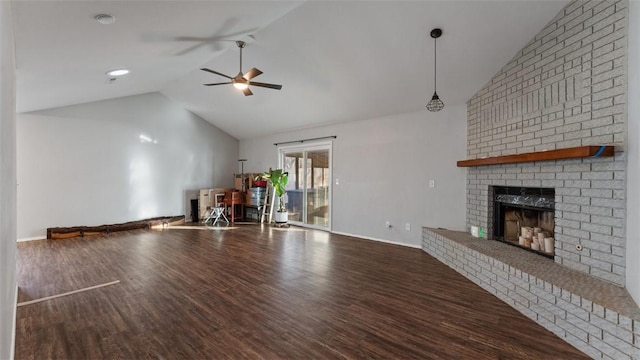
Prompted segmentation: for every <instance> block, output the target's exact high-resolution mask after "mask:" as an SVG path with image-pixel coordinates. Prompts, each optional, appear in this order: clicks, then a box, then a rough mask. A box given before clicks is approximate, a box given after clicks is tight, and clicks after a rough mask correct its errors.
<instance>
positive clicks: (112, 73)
mask: <svg viewBox="0 0 640 360" xmlns="http://www.w3.org/2000/svg"><path fill="white" fill-rule="evenodd" d="M129 72H130V71H129V69H115V70H109V71H107V75H109V76H123V75H127V74H128V73H129Z"/></svg>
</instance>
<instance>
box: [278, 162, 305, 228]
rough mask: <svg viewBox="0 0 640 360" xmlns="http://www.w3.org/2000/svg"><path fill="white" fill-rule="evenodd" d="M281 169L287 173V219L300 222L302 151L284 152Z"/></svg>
mask: <svg viewBox="0 0 640 360" xmlns="http://www.w3.org/2000/svg"><path fill="white" fill-rule="evenodd" d="M283 170H284V171H285V172H287V173H289V182H288V183H287V186H286V189H287V195H286V198H287V211H288V212H289V221H293V222H302V219H303V214H302V210H303V209H304V206H303V202H304V153H303V152H285V153H284V166H283Z"/></svg>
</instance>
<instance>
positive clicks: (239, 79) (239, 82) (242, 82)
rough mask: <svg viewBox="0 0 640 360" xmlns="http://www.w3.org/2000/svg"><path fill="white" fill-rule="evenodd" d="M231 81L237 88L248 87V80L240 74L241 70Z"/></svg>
mask: <svg viewBox="0 0 640 360" xmlns="http://www.w3.org/2000/svg"><path fill="white" fill-rule="evenodd" d="M231 82H232V83H233V87H234V88H236V89H238V90H244V89H246V88H248V87H249V81H247V79H245V78H244V77H243V76H242V72H241V73H239V74H238V75H236V77H235V78H233V80H231Z"/></svg>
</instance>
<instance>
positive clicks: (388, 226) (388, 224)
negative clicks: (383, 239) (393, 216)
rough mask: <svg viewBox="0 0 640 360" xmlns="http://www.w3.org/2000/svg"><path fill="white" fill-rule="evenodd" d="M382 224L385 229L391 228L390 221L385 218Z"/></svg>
mask: <svg viewBox="0 0 640 360" xmlns="http://www.w3.org/2000/svg"><path fill="white" fill-rule="evenodd" d="M384 226H386V227H387V229H391V221H389V220H387V221H385V222H384Z"/></svg>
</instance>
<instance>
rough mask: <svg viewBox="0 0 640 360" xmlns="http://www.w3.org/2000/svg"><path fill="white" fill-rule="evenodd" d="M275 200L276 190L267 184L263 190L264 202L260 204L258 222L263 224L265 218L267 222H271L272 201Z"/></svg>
mask: <svg viewBox="0 0 640 360" xmlns="http://www.w3.org/2000/svg"><path fill="white" fill-rule="evenodd" d="M275 201H276V192H275V191H273V186H271V185H267V188H266V189H265V191H264V204H263V205H262V214H261V215H260V223H261V224H264V221H265V220H267V219H268V220H269V222H268V224H271V220H272V218H273V203H274V202H275Z"/></svg>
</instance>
